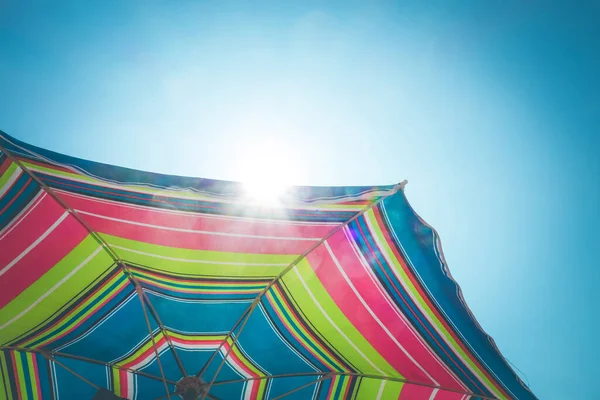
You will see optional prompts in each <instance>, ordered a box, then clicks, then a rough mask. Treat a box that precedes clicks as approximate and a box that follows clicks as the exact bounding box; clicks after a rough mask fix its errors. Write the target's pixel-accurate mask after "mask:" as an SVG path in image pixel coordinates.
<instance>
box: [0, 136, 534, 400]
mask: <svg viewBox="0 0 600 400" xmlns="http://www.w3.org/2000/svg"><path fill="white" fill-rule="evenodd" d="M0 346H1V348H0V369H1V375H2V379H1V380H0V382H2V388H0V398H5V399H19V400H21V399H27V400H30V399H44V400H46V399H49V400H59V399H118V398H126V399H144V400H145V399H158V398H169V399H178V398H185V399H195V398H199V399H221V400H226V399H280V398H285V399H290V400H291V399H369V400H370V399H401V400H405V399H409V400H410V399H417V400H419V399H437V400H465V399H534V398H535V396H534V395H533V394H532V393H531V391H530V390H529V389H528V388H527V387H526V385H524V384H523V382H522V381H521V380H520V379H519V377H518V376H517V375H516V374H515V373H514V371H513V370H512V369H511V368H510V366H509V365H508V364H507V363H506V361H505V359H504V358H503V356H502V355H501V354H500V352H499V350H498V349H497V347H496V346H495V344H494V341H493V340H492V339H491V338H490V337H489V336H488V335H487V334H486V333H485V332H484V331H483V330H482V329H481V327H480V326H479V325H478V323H477V321H476V320H475V318H474V317H473V315H472V314H471V313H470V311H469V309H468V307H467V305H466V304H465V302H464V300H463V298H462V296H461V292H460V289H459V287H458V285H457V284H456V282H455V281H454V280H453V279H452V277H451V275H450V273H449V271H448V268H447V266H446V263H445V261H444V257H443V254H442V251H441V246H440V242H439V238H438V236H437V233H436V232H435V230H434V229H433V228H431V227H430V226H429V225H427V224H426V223H425V222H424V221H423V220H422V219H421V218H420V217H419V216H418V215H417V214H416V213H415V212H414V211H413V209H412V208H411V206H410V205H409V203H408V201H407V199H406V197H405V193H404V183H401V184H398V185H392V186H372V187H293V188H291V189H289V190H288V191H287V192H286V193H285V195H284V196H282V198H281V204H279V205H276V206H268V205H265V204H260V203H259V202H256V201H255V200H254V199H252V198H249V197H248V195H247V194H246V192H245V191H244V188H243V186H242V185H241V184H239V183H235V182H226V181H217V180H209V179H198V178H188V177H181V176H168V175H161V174H155V173H148V172H142V171H136V170H132V169H127V168H120V167H115V166H111V165H105V164H100V163H95V162H91V161H87V160H82V159H78V158H74V157H69V156H65V155H61V154H57V153H54V152H51V151H48V150H45V149H41V148H37V147H34V146H31V145H28V144H25V143H23V142H20V141H19V140H17V139H14V138H12V137H10V136H8V135H7V134H5V133H2V132H0Z"/></svg>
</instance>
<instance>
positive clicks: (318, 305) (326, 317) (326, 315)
mask: <svg viewBox="0 0 600 400" xmlns="http://www.w3.org/2000/svg"><path fill="white" fill-rule="evenodd" d="M294 272H295V273H296V275H297V276H298V279H300V282H301V283H302V286H304V288H305V289H306V292H307V293H308V295H309V296H310V298H311V299H312V301H313V302H314V303H315V305H316V306H317V308H318V309H319V311H321V314H323V316H324V317H325V319H327V321H329V323H330V324H331V325H332V326H333V327H334V328H335V330H336V331H337V332H338V333H339V334H340V336H341V337H343V338H344V339H346V341H347V342H348V343H349V344H350V346H352V348H353V349H354V350H355V351H356V352H357V353H358V354H360V355H361V356H362V358H364V359H365V361H367V362H368V363H369V365H371V367H373V369H374V370H375V371H377V372H379V373H380V374H381V375H385V372H383V371H382V370H381V369H379V368H378V367H377V365H375V364H374V363H373V361H371V360H369V358H368V357H367V356H366V355H365V354H364V353H363V352H362V351H360V349H359V348H358V347H357V346H356V345H355V344H354V343H353V342H352V341H351V340H350V338H349V337H348V336H346V334H345V333H344V332H343V331H342V330H341V329H340V328H339V327H338V326H337V325H336V324H335V322H333V320H332V319H331V317H330V316H329V314H327V312H326V311H325V309H324V308H323V307H321V304H319V302H318V301H317V299H316V298H315V296H314V295H313V294H312V292H311V291H310V289H309V288H308V286H307V285H306V282H305V281H304V278H303V277H302V275H300V273H299V272H298V268H294Z"/></svg>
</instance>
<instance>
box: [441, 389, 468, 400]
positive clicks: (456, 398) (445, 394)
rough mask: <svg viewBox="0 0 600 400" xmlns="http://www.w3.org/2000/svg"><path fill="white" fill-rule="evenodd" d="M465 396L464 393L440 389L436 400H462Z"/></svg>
mask: <svg viewBox="0 0 600 400" xmlns="http://www.w3.org/2000/svg"><path fill="white" fill-rule="evenodd" d="M463 397H465V395H464V394H460V393H454V392H449V391H447V390H440V391H439V392H437V394H436V395H435V400H462V398H463Z"/></svg>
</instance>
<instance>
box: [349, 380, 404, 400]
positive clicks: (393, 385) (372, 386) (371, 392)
mask: <svg viewBox="0 0 600 400" xmlns="http://www.w3.org/2000/svg"><path fill="white" fill-rule="evenodd" d="M382 382H385V383H384V386H383V391H382V392H381V398H382V399H397V398H398V397H399V396H400V392H401V391H402V387H403V386H404V383H402V382H394V381H383V380H380V379H372V378H363V379H361V382H360V386H359V388H358V394H357V395H356V400H373V399H375V398H377V394H378V393H379V390H380V389H381V384H382Z"/></svg>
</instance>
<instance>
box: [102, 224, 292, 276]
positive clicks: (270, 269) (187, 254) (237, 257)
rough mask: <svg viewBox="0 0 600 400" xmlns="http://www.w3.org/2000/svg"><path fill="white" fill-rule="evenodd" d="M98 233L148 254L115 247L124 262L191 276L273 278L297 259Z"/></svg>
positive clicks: (113, 242) (126, 246) (107, 239)
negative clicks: (198, 247)
mask: <svg viewBox="0 0 600 400" xmlns="http://www.w3.org/2000/svg"><path fill="white" fill-rule="evenodd" d="M101 236H102V238H103V239H104V240H106V242H107V243H108V244H109V245H115V246H121V247H124V248H127V249H131V250H135V251H139V252H143V253H148V254H150V255H145V254H139V253H135V252H133V251H128V250H123V249H115V251H116V252H117V253H118V255H119V257H120V258H121V259H122V260H124V261H126V262H131V263H134V264H140V265H143V266H146V267H148V268H154V269H157V270H161V271H165V272H169V273H177V274H185V275H190V276H200V275H205V276H219V277H275V276H277V275H278V274H279V273H280V272H281V271H282V270H283V269H284V268H285V266H286V265H288V264H290V263H291V262H292V261H294V260H295V259H296V258H297V255H293V254H292V255H278V254H275V255H271V254H246V253H226V252H219V251H208V250H190V249H180V248H174V247H167V246H160V245H156V244H150V243H143V242H138V241H135V240H129V239H123V238H119V237H116V236H112V235H106V234H101ZM155 256H159V257H168V258H174V259H176V260H172V259H165V258H159V257H155ZM177 259H178V260H177ZM179 260H190V261H197V262H186V261H179ZM208 262H223V263H225V264H209V263H208ZM228 262H230V263H252V264H285V265H282V266H261V265H257V266H255V265H252V266H244V265H231V264H226V263H228Z"/></svg>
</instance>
